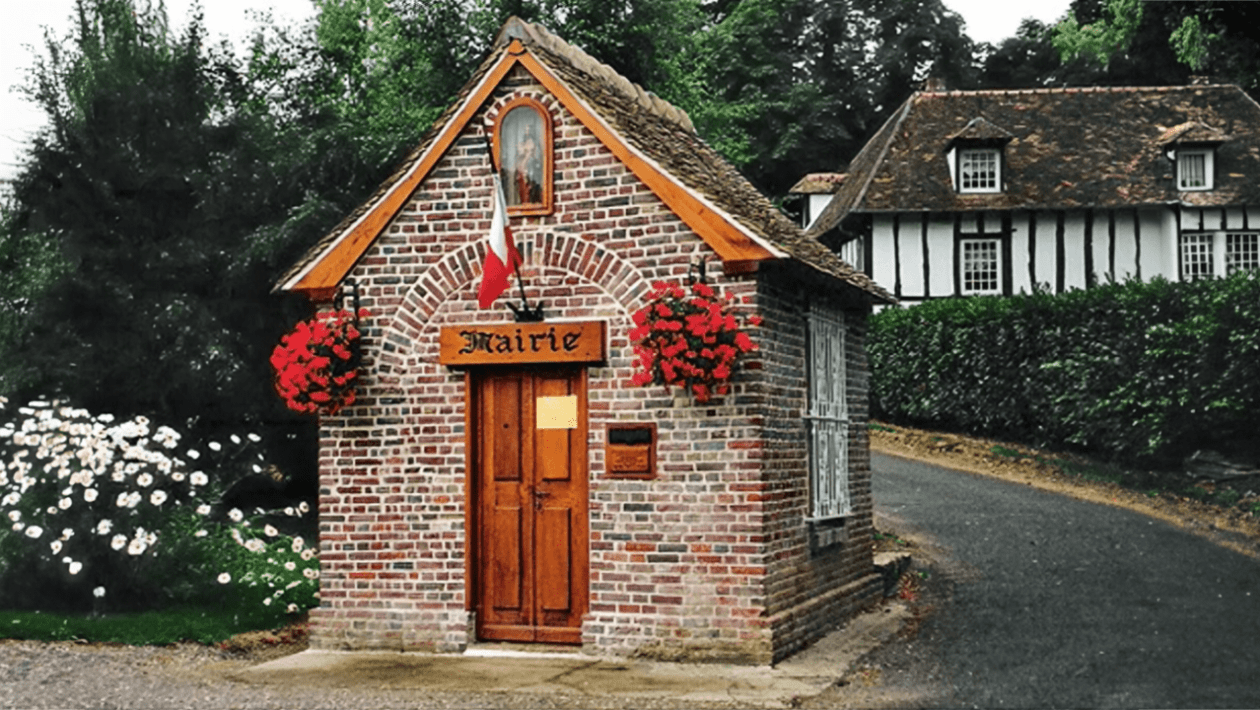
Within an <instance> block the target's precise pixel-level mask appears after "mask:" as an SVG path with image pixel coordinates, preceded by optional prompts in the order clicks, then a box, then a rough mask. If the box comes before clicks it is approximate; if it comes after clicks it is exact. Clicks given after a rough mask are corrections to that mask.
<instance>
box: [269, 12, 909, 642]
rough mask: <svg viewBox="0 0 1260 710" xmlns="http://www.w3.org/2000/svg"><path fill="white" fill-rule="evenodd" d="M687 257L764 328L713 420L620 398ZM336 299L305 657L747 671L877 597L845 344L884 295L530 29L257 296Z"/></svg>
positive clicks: (665, 114) (678, 117) (678, 132)
mask: <svg viewBox="0 0 1260 710" xmlns="http://www.w3.org/2000/svg"><path fill="white" fill-rule="evenodd" d="M488 146H493V148H492V149H493V150H494V151H495V152H496V156H495V157H497V158H498V161H497V165H498V166H499V169H500V170H501V171H502V172H501V174H502V175H503V178H504V184H505V190H506V192H507V199H506V203H507V204H508V205H509V207H508V210H507V211H508V216H509V221H510V225H511V229H512V231H513V233H514V235H515V243H516V246H517V248H518V249H519V250H520V253H521V255H522V257H523V260H524V267H523V269H522V275H523V277H524V279H523V281H524V284H525V290H526V292H527V295H528V296H529V297H530V298H531V299H535V300H537V299H540V300H542V301H544V302H545V304H546V315H547V319H546V320H545V321H544V322H542V323H515V322H514V321H513V317H512V315H513V314H512V313H511V312H510V311H509V310H508V308H507V307H506V305H505V304H506V303H507V302H509V301H510V300H512V297H513V296H514V294H516V289H517V285H516V284H515V283H513V284H512V291H511V292H510V293H509V294H505V295H504V296H503V297H502V298H500V299H499V301H497V302H496V303H495V304H494V306H493V307H492V308H490V309H485V310H483V309H479V308H478V304H477V288H478V284H479V282H480V280H481V269H482V264H483V262H484V259H485V256H486V250H487V235H488V233H489V231H490V227H491V217H492V209H493V201H492V191H493V187H492V185H493V181H492V175H493V170H494V168H492V167H491V162H490V160H489V158H490V157H491V156H490V155H488ZM701 261H704V262H707V264H708V269H707V271H708V274H709V276H708V278H709V283H710V284H711V285H712V286H714V287H715V288H717V289H718V290H720V291H722V292H724V293H730V294H733V295H734V296H735V297H737V299H738V304H739V305H738V308H739V310H740V312H741V313H743V314H745V315H751V314H757V315H760V316H761V317H762V318H763V319H764V321H763V323H762V325H761V326H760V327H759V328H755V329H753V330H752V331H751V335H752V336H753V338H754V340H755V341H756V342H757V343H758V345H759V350H758V351H756V352H755V353H753V358H752V361H751V362H749V363H747V367H745V368H744V369H742V370H741V371H740V373H739V374H738V375H737V377H736V380H735V385H734V389H733V391H732V392H731V393H730V394H728V395H726V396H723V397H720V398H717V399H714V400H712V401H710V402H708V403H706V404H698V403H696V402H695V401H694V400H693V399H692V398H690V397H683V396H675V395H674V394H672V393H671V392H669V391H666V390H665V389H664V388H662V387H641V386H636V385H634V384H632V383H631V376H632V374H633V372H634V369H633V352H632V349H631V343H630V341H629V339H628V332H629V330H630V329H631V327H632V322H631V314H632V313H633V312H634V311H636V310H637V309H639V308H641V307H642V306H643V304H644V302H645V298H646V295H647V293H648V292H649V290H650V289H651V286H652V284H653V283H654V282H656V281H672V282H680V281H682V280H684V279H685V278H686V277H687V275H688V273H689V270H691V269H693V268H694V265H695V264H697V263H699V262H701ZM351 283H353V284H354V285H355V286H356V287H357V290H358V293H359V296H360V299H361V303H362V305H363V307H364V308H367V309H369V310H370V312H371V316H370V318H369V319H367V320H366V321H365V323H364V330H365V337H364V341H363V367H362V370H361V375H362V377H361V382H360V386H359V399H358V401H357V402H356V403H355V404H354V405H353V406H351V407H348V408H346V409H344V410H342V411H341V412H340V413H339V414H337V415H336V416H332V417H325V418H324V419H323V420H322V421H321V423H320V503H319V515H320V545H321V565H322V570H323V577H322V601H321V606H320V607H319V608H318V609H316V610H314V611H313V612H312V627H313V630H312V644H313V645H314V646H315V647H321V648H398V649H403V650H408V649H415V650H422V649H437V650H447V651H450V650H459V649H463V648H465V647H466V646H467V645H468V644H470V643H473V642H475V641H478V640H496V639H501V640H512V641H537V642H550V643H569V644H581V645H582V646H583V648H584V649H586V650H588V651H590V652H597V653H613V654H627V655H628V654H639V655H646V656H655V657H671V658H680V657H686V658H704V659H725V660H737V661H741V662H752V663H770V662H773V661H776V660H778V659H780V658H782V657H784V656H786V655H787V654H789V653H791V652H793V651H795V650H797V649H799V648H801V647H803V646H804V645H805V644H807V643H809V642H810V641H811V640H813V639H815V638H817V637H818V636H820V635H821V634H823V633H824V632H825V631H827V630H828V629H829V628H832V627H834V626H835V625H836V624H837V623H838V622H840V621H842V620H843V619H844V618H846V617H847V616H848V615H850V614H852V613H853V612H855V611H856V610H857V609H858V608H860V607H862V606H863V605H865V604H867V603H868V602H870V601H871V600H873V599H874V598H875V597H876V595H877V594H878V592H879V591H880V589H881V587H880V581H879V578H878V576H877V575H876V574H875V573H874V569H873V565H872V557H871V530H872V529H871V494H870V467H869V452H868V439H867V432H866V422H867V408H866V402H867V385H868V381H869V374H868V371H867V365H866V358H865V354H864V349H863V344H864V339H865V329H866V318H867V315H868V314H869V313H870V310H871V306H872V304H873V303H876V302H890V301H891V300H892V299H891V297H890V296H889V295H888V293H887V292H885V291H884V290H883V289H881V288H880V287H878V286H876V285H875V284H873V283H872V282H871V281H870V280H869V279H868V278H867V277H866V276H864V275H863V274H861V273H856V272H854V270H853V269H851V268H850V267H849V266H847V265H846V264H844V263H843V262H842V261H840V259H839V258H838V257H836V256H835V255H834V254H833V253H831V252H830V251H828V250H827V249H825V248H824V247H822V246H820V245H819V244H818V243H817V242H814V241H812V240H808V239H806V238H805V237H804V236H803V235H802V233H801V231H800V230H799V228H797V227H796V226H795V225H793V224H792V223H791V222H790V221H789V220H788V219H786V218H784V217H783V216H782V215H781V214H780V213H779V212H778V211H777V210H775V209H774V207H773V206H772V205H771V204H770V203H769V201H768V200H766V199H765V197H763V196H762V195H761V194H760V193H758V192H757V191H756V189H754V188H753V187H752V186H751V185H750V184H749V183H748V182H747V181H746V180H744V179H743V178H742V177H741V176H740V175H739V173H738V172H736V171H735V170H734V169H733V168H731V167H730V166H729V165H728V164H726V163H725V162H724V161H723V160H722V159H721V158H720V157H719V156H718V155H717V154H716V153H715V152H714V151H713V150H712V149H711V148H709V147H708V146H707V145H706V144H705V143H704V142H703V141H701V139H700V138H699V137H698V136H697V135H696V133H695V130H694V129H693V128H692V126H691V123H690V121H689V119H688V118H687V116H686V114H684V113H683V112H681V111H679V110H677V109H675V108H673V107H672V106H670V105H668V104H666V103H665V102H663V101H661V100H660V99H659V98H657V97H655V96H653V95H651V94H649V93H646V92H645V91H643V90H642V89H641V88H639V87H637V86H634V85H632V84H631V83H630V82H628V81H626V80H625V79H624V78H623V77H621V76H619V75H617V74H616V73H615V72H613V71H612V70H611V69H609V68H608V67H607V66H605V65H602V64H600V63H598V62H596V61H595V60H593V59H592V58H591V57H589V56H588V55H586V54H584V53H583V52H582V51H580V50H578V49H576V48H574V47H572V46H570V45H568V44H566V43H564V42H563V41H561V40H560V39H558V38H556V37H554V36H553V35H551V34H549V33H548V32H547V31H546V30H545V29H544V28H542V27H539V26H537V25H531V24H527V23H524V22H521V21H519V20H516V19H512V20H510V21H509V22H508V23H507V24H506V25H505V26H504V28H503V29H502V30H501V32H500V35H499V37H498V40H497V41H496V43H495V45H494V48H493V50H492V51H491V53H490V54H489V56H488V57H487V58H486V60H485V61H484V62H483V63H482V64H481V66H480V67H479V68H478V70H477V72H476V74H475V75H474V76H473V77H472V79H471V80H470V81H469V82H468V84H467V85H466V86H465V88H464V89H463V91H462V92H461V94H460V96H459V98H458V99H457V101H456V102H455V104H454V105H453V106H451V107H450V108H449V109H448V110H447V111H446V113H445V114H444V115H443V116H442V117H441V118H439V119H438V121H437V123H436V124H435V125H434V126H433V128H432V129H431V130H430V131H429V133H428V134H427V135H426V137H425V138H424V140H423V141H422V142H421V144H420V145H419V147H418V148H417V149H416V150H415V151H413V152H412V153H411V155H410V156H409V158H408V159H407V160H406V161H405V162H404V164H403V165H402V166H401V168H400V169H399V170H398V171H397V172H396V173H395V175H393V176H392V177H391V178H390V179H388V180H387V181H386V182H385V183H384V184H383V185H382V186H381V188H380V189H379V190H378V191H377V192H376V194H375V195H373V196H372V197H371V198H370V199H369V200H368V201H367V202H366V203H365V204H364V205H363V206H362V207H361V208H360V209H358V210H357V211H356V212H355V213H354V214H352V215H350V216H349V217H347V218H346V220H345V221H344V222H343V223H342V224H341V225H339V226H338V227H337V228H336V229H334V230H333V231H332V232H331V233H330V234H329V235H327V236H326V237H325V238H324V239H323V240H321V241H320V243H319V244H317V245H315V246H314V247H313V248H312V249H311V250H310V252H309V253H308V254H307V255H306V256H305V257H304V258H303V259H301V260H300V261H299V262H298V263H297V264H295V265H294V267H293V268H292V269H291V270H290V271H289V272H288V273H287V274H286V275H285V276H284V277H283V278H282V279H281V280H280V282H279V284H278V286H277V288H278V289H280V290H284V291H290V292H300V293H305V294H306V295H307V296H309V297H310V298H311V299H312V300H313V301H314V302H315V303H316V304H318V305H320V306H321V307H327V305H328V304H330V303H331V302H332V299H333V298H334V296H335V294H337V293H338V291H339V290H341V291H342V292H344V291H345V290H346V289H347V288H348V286H349V284H351ZM478 334H480V335H478ZM477 338H481V340H476V339H477ZM487 339H490V340H487ZM444 340H445V341H447V343H446V344H447V346H448V347H447V348H444V347H443V342H444ZM474 341H476V342H479V343H482V344H485V343H487V342H489V343H493V346H492V347H477V346H472V344H473V343H474ZM452 343H454V346H453V347H451V346H452ZM461 344H463V345H468V346H469V347H463V348H462V350H464V351H468V352H471V353H472V356H471V357H468V356H467V355H468V352H465V353H464V354H463V355H460V354H458V351H459V350H461V348H460V347H459V346H460V345H461ZM557 344H559V345H557ZM570 345H572V346H573V347H569V346H570ZM544 420H546V421H544ZM556 421H559V422H560V423H559V424H557V423H556Z"/></svg>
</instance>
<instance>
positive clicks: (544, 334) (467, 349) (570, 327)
mask: <svg viewBox="0 0 1260 710" xmlns="http://www.w3.org/2000/svg"><path fill="white" fill-rule="evenodd" d="M604 328H605V324H604V321H578V322H572V323H546V322H543V323H506V324H498V325H452V326H446V327H444V328H442V333H441V336H440V342H441V354H440V355H439V356H438V362H439V363H441V364H443V365H450V366H451V367H462V366H465V365H527V364H531V363H549V362H574V363H577V362H602V361H603V360H604V359H605V358H606V357H607V351H606V346H605V339H604Z"/></svg>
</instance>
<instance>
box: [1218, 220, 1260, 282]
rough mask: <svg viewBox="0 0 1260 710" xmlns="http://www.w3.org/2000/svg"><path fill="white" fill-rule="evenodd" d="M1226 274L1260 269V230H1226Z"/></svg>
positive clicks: (1230, 274)
mask: <svg viewBox="0 0 1260 710" xmlns="http://www.w3.org/2000/svg"><path fill="white" fill-rule="evenodd" d="M1224 254H1225V275H1226V276H1232V275H1233V274H1235V273H1237V272H1239V271H1243V270H1250V271H1255V270H1260V232H1241V231H1239V232H1225V251H1224Z"/></svg>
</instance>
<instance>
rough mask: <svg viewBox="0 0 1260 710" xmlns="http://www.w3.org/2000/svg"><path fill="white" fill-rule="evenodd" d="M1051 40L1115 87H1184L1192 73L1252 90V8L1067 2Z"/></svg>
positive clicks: (1257, 22)
mask: <svg viewBox="0 0 1260 710" xmlns="http://www.w3.org/2000/svg"><path fill="white" fill-rule="evenodd" d="M1053 42H1054V46H1055V48H1056V49H1058V50H1059V52H1060V53H1061V55H1062V56H1063V58H1064V60H1065V61H1066V60H1068V59H1071V58H1076V57H1082V56H1086V57H1091V58H1093V59H1094V60H1095V61H1096V62H1098V63H1099V64H1101V65H1103V66H1104V68H1105V73H1106V74H1107V75H1108V76H1110V77H1111V78H1113V79H1114V80H1116V82H1117V83H1127V84H1139V83H1148V84H1150V83H1155V84H1164V83H1185V82H1187V81H1188V80H1189V77H1190V74H1191V72H1193V73H1196V74H1206V75H1207V76H1209V77H1212V78H1214V79H1216V80H1220V81H1229V82H1234V83H1237V84H1239V85H1240V86H1242V87H1243V89H1244V90H1246V91H1248V92H1249V93H1251V94H1252V95H1253V96H1254V95H1256V92H1257V90H1260V8H1257V7H1256V5H1255V3H1247V2H1218V1H1215V0H1213V1H1209V2H1181V1H1178V2H1160V3H1139V2H1136V0H1075V2H1073V4H1072V14H1071V16H1070V17H1069V18H1068V19H1067V20H1066V21H1064V22H1063V23H1060V25H1059V26H1058V27H1057V28H1055V32H1054V38H1053Z"/></svg>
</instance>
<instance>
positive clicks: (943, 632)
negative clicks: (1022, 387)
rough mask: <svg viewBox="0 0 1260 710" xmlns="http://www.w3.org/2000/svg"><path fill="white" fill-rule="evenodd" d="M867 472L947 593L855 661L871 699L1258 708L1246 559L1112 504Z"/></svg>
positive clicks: (1251, 581)
mask: <svg viewBox="0 0 1260 710" xmlns="http://www.w3.org/2000/svg"><path fill="white" fill-rule="evenodd" d="M872 466H873V468H874V470H875V476H874V486H875V488H874V494H875V500H876V502H877V503H876V505H877V514H878V515H879V516H881V517H883V518H885V519H886V520H888V521H889V522H891V523H892V524H893V525H895V526H896V527H898V528H899V529H902V530H908V531H912V532H913V534H914V535H915V536H916V540H917V541H918V542H919V543H920V544H921V545H924V548H923V549H924V550H925V551H930V552H934V554H935V556H936V557H937V558H938V560H939V562H938V563H937V564H936V572H937V573H938V578H937V579H935V580H930V582H929V586H933V585H932V584H931V582H933V581H934V582H935V583H936V584H935V588H936V589H937V590H938V592H940V590H943V596H944V597H948V599H945V598H942V599H941V600H939V608H938V610H937V612H936V613H935V614H933V615H932V616H930V617H928V618H927V619H926V620H925V622H924V623H923V624H922V626H921V627H920V630H919V633H918V635H917V637H915V638H913V639H908V640H905V641H903V642H900V643H895V644H891V645H888V646H886V647H884V648H883V649H881V650H879V651H877V652H876V653H874V654H873V655H872V656H870V657H868V659H867V662H868V665H869V667H870V669H871V670H870V671H868V672H869V673H870V674H873V675H875V676H877V680H876V681H875V683H874V685H876V686H877V687H873V688H871V689H870V690H871V691H872V693H871V695H869V696H868V697H869V698H870V700H871V703H870V704H882V705H893V706H896V705H910V706H922V705H931V706H950V707H1260V562H1258V561H1256V560H1255V559H1252V558H1250V557H1246V556H1244V555H1241V554H1238V553H1235V552H1232V551H1229V550H1226V549H1222V548H1220V547H1218V546H1215V545H1212V544H1210V543H1208V542H1206V541H1204V540H1203V539H1201V538H1198V537H1195V536H1192V535H1190V534H1188V533H1186V532H1184V531H1181V530H1177V529H1175V528H1173V527H1171V526H1169V525H1167V524H1165V523H1162V522H1158V521H1154V520H1151V519H1149V518H1147V517H1145V516H1142V515H1139V514H1136V513H1132V512H1129V511H1125V510H1120V509H1116V508H1111V507H1107V506H1101V505H1097V504H1093V503H1086V502H1082V501H1078V500H1073V499H1070V498H1067V497H1064V496H1060V495H1056V494H1052V493H1046V492H1043V491H1039V490H1035V489H1032V488H1030V487H1028V486H1021V485H1018V484H1012V483H1007V482H1003V481H999V480H994V479H990V478H982V477H979V476H973V475H971V474H966V473H959V472H956V471H950V470H947V469H942V468H938V467H934V466H929V465H927V464H922V463H918V462H914V461H909V460H905V459H899V458H894V457H889V456H883V455H875V456H874V457H873V463H872ZM844 691H845V689H843V688H840V689H835V690H833V691H828V692H827V693H826V694H824V695H823V696H821V697H819V698H816V699H815V700H814V701H813V702H811V703H810V705H812V706H815V707H827V706H831V705H834V706H843V705H851V703H850V702H849V701H848V700H846V698H845V696H844ZM875 691H878V692H875ZM829 703H830V704H831V705H829Z"/></svg>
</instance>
